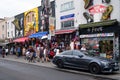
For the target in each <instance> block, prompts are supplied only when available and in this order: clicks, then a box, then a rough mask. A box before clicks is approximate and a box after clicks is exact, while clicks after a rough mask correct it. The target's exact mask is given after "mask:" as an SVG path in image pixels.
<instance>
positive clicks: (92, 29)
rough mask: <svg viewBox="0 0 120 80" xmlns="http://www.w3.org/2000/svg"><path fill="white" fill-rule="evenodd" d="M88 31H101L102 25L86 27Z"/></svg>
mask: <svg viewBox="0 0 120 80" xmlns="http://www.w3.org/2000/svg"><path fill="white" fill-rule="evenodd" d="M87 31H88V32H102V31H103V27H97V28H96V27H92V28H88V29H87Z"/></svg>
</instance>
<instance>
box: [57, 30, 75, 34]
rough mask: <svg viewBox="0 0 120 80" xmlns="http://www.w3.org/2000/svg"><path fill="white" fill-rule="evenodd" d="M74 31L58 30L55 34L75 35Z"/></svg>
mask: <svg viewBox="0 0 120 80" xmlns="http://www.w3.org/2000/svg"><path fill="white" fill-rule="evenodd" d="M74 31H76V29H67V30H57V31H55V34H68V33H73V32H74Z"/></svg>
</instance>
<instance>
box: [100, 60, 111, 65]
mask: <svg viewBox="0 0 120 80" xmlns="http://www.w3.org/2000/svg"><path fill="white" fill-rule="evenodd" d="M101 63H102V64H103V65H104V66H109V63H108V62H105V61H101Z"/></svg>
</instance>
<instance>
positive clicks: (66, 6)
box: [61, 1, 74, 11]
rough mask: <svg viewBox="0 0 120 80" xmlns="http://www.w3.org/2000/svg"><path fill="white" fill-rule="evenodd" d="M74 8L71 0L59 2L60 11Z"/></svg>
mask: <svg viewBox="0 0 120 80" xmlns="http://www.w3.org/2000/svg"><path fill="white" fill-rule="evenodd" d="M71 9H74V3H73V1H70V2H67V3H64V4H61V11H66V10H71Z"/></svg>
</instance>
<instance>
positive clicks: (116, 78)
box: [0, 55, 120, 80]
mask: <svg viewBox="0 0 120 80" xmlns="http://www.w3.org/2000/svg"><path fill="white" fill-rule="evenodd" d="M0 59H1V60H9V61H16V62H20V63H25V64H30V65H35V66H42V67H47V68H51V69H57V70H60V71H64V72H71V73H75V74H81V75H88V76H93V77H101V78H108V79H113V80H120V71H117V72H114V73H111V74H110V73H109V74H108V73H106V74H91V73H89V72H86V71H80V70H74V69H60V68H57V67H56V65H54V64H53V63H52V62H44V63H42V62H35V63H32V62H28V61H27V60H25V59H24V57H19V58H17V57H16V56H15V55H8V56H6V57H5V58H2V57H0Z"/></svg>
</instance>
